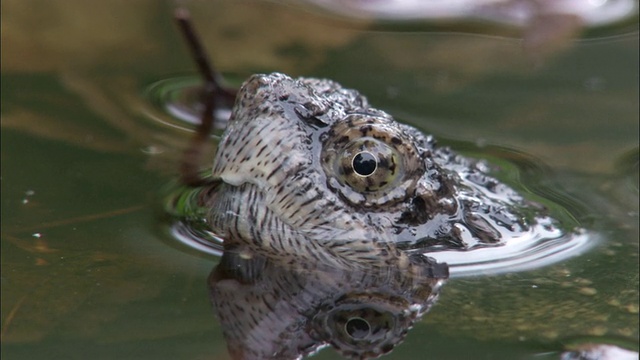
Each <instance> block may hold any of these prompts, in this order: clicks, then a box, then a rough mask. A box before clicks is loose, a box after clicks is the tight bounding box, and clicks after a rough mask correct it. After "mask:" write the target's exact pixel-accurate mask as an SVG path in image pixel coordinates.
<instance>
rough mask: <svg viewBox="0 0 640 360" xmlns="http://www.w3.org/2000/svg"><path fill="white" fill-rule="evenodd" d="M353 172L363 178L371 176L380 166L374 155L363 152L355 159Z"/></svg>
mask: <svg viewBox="0 0 640 360" xmlns="http://www.w3.org/2000/svg"><path fill="white" fill-rule="evenodd" d="M352 165H353V170H354V171H355V172H356V173H358V175H361V176H369V175H371V174H373V172H374V171H376V167H377V166H378V164H377V163H376V158H375V156H373V154H371V153H368V152H361V153H358V154H356V156H354V157H353V162H352Z"/></svg>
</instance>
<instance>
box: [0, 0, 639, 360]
mask: <svg viewBox="0 0 640 360" xmlns="http://www.w3.org/2000/svg"><path fill="white" fill-rule="evenodd" d="M190 6H192V8H193V9H194V11H193V12H194V14H195V15H194V18H195V22H196V24H197V26H198V27H199V29H200V31H201V32H202V33H203V34H204V40H205V42H206V44H207V46H208V47H209V49H210V51H211V57H212V58H213V60H214V61H215V62H216V63H217V64H218V66H219V67H220V68H221V69H222V70H223V71H224V72H225V73H227V74H230V76H229V78H230V79H231V80H232V81H235V82H236V83H237V82H240V81H241V80H242V79H243V78H245V77H246V76H248V75H249V74H251V73H253V72H257V71H281V72H286V73H289V74H291V75H306V76H319V77H329V78H332V79H334V80H337V81H339V82H341V83H342V84H343V85H345V86H348V87H353V88H356V89H359V90H361V91H362V92H363V93H364V94H366V95H367V96H368V97H369V100H370V102H371V103H372V104H374V105H375V106H376V107H379V108H382V109H385V110H387V111H388V112H390V113H391V114H394V115H395V116H396V118H398V119H400V120H402V121H404V122H407V123H410V124H412V125H415V126H417V127H419V128H420V129H422V130H424V131H425V132H429V133H433V134H434V135H436V136H437V137H438V138H439V139H441V140H442V141H441V142H442V143H445V144H449V145H451V146H453V147H454V148H456V149H458V150H462V151H463V152H466V153H470V154H473V155H474V156H482V157H487V158H490V159H496V161H510V162H512V163H516V164H520V165H521V167H522V166H524V168H521V172H520V176H519V178H516V179H510V181H512V182H514V183H521V184H523V185H520V186H521V188H523V189H526V191H532V192H533V193H536V194H537V195H539V196H543V197H546V198H549V199H551V200H553V201H555V202H557V203H559V204H561V205H562V206H564V207H565V208H566V209H567V210H568V211H569V213H570V214H571V216H572V217H574V218H576V219H577V220H578V221H579V222H580V223H581V224H582V226H583V227H585V228H587V229H589V230H591V231H592V232H593V233H594V234H597V235H596V236H594V241H599V243H598V245H597V246H595V247H594V248H593V249H592V250H590V251H589V252H587V253H585V254H583V255H581V256H579V257H576V258H572V259H569V260H566V261H564V262H561V263H558V264H555V265H552V266H549V267H545V268H542V269H538V270H535V271H527V272H519V273H513V274H504V275H498V276H492V277H486V276H484V277H483V276H480V277H466V278H461V279H455V280H452V281H450V282H449V283H448V284H447V285H446V286H445V287H444V288H443V292H442V295H441V298H440V300H439V302H438V304H437V305H436V306H435V307H434V308H433V309H432V311H431V312H430V313H429V314H428V315H427V316H425V318H424V319H423V321H422V322H421V323H420V324H418V325H417V326H416V327H415V328H414V329H413V330H412V331H411V332H410V333H409V336H408V337H407V339H406V341H405V342H404V343H403V345H401V346H400V347H398V348H397V350H395V351H394V352H393V353H392V354H391V355H389V356H388V357H387V358H390V359H413V358H416V357H421V358H426V357H430V358H435V359H459V358H466V357H469V356H471V355H473V356H474V357H475V358H478V359H487V358H542V359H547V358H548V359H557V358H558V357H559V352H560V351H561V350H562V349H563V347H564V346H565V345H566V344H570V343H572V342H575V341H578V340H576V339H582V338H590V339H595V341H599V342H615V343H622V344H624V345H625V346H627V347H631V348H636V350H637V347H638V278H639V277H638V236H639V226H638V212H639V209H638V142H639V141H638V131H639V126H638V116H639V114H638V100H637V99H638V95H639V91H638V66H637V65H638V61H639V59H638V31H637V23H635V24H629V23H626V24H625V25H624V27H623V28H622V29H620V31H618V32H616V31H615V28H614V29H613V30H612V29H609V30H608V32H607V33H606V35H612V34H616V33H624V34H623V35H617V36H612V37H607V38H594V37H592V38H589V39H584V40H581V41H579V42H576V43H573V44H571V46H568V47H566V48H565V49H562V50H558V51H557V52H555V53H553V54H551V55H549V56H548V57H547V58H546V61H545V62H544V64H543V65H542V66H540V67H537V68H533V67H532V66H531V61H530V60H531V59H530V57H529V56H527V55H526V54H524V53H523V52H522V50H521V47H520V43H519V42H518V41H517V40H514V39H512V38H504V37H498V36H487V35H483V36H477V35H476V36H474V35H468V34H461V33H451V32H449V33H437V34H434V33H419V32H391V31H388V29H387V28H385V29H383V30H386V31H367V29H368V28H369V27H370V24H368V23H367V22H366V21H361V22H357V23H348V22H346V21H343V20H336V19H332V18H330V17H326V16H319V15H314V14H313V13H311V12H307V11H304V10H302V9H299V8H293V7H285V6H282V5H278V4H276V3H273V2H258V1H255V2H253V1H246V2H241V3H235V2H231V1H229V2H213V1H212V2H195V3H193V4H190ZM2 10H3V16H2V44H3V52H2V107H1V115H2V158H1V160H2V208H1V210H2V282H1V284H2V333H1V336H2V355H3V356H6V358H8V359H33V358H70V359H74V358H78V359H84V358H96V359H112V358H121V359H129V358H130V359H134V358H135V359H140V358H154V359H155V358H182V359H203V358H207V359H209V358H211V359H224V358H226V357H227V355H226V348H225V344H224V341H223V339H222V335H221V330H220V328H219V326H218V325H217V324H216V321H215V318H214V316H213V313H212V310H211V306H210V304H209V300H208V292H207V288H206V277H207V275H208V273H209V271H210V270H211V268H212V267H213V266H214V264H215V262H216V258H215V257H213V256H210V255H206V254H203V253H200V252H197V251H195V250H192V249H190V248H188V247H186V246H183V245H180V244H178V243H177V242H176V241H174V239H173V238H172V237H171V236H170V235H169V233H168V229H167V224H166V222H164V221H163V218H164V216H163V211H162V204H161V199H162V196H163V189H164V188H165V187H166V186H167V184H169V183H170V182H171V181H172V180H173V179H175V174H176V169H177V161H178V159H179V156H180V152H181V150H182V149H183V148H184V147H185V145H186V143H187V140H188V137H189V131H188V130H189V129H190V125H188V124H185V123H184V122H181V121H179V120H177V119H176V118H174V117H172V116H171V115H170V114H168V113H166V112H164V111H162V110H161V109H160V108H159V107H157V106H156V105H154V104H153V101H152V99H150V97H149V95H148V91H147V90H148V88H149V86H150V85H151V84H154V83H156V82H157V81H160V80H164V79H176V78H177V79H180V78H181V76H184V75H193V66H192V64H191V61H190V59H189V57H188V56H187V53H186V50H185V48H184V46H183V44H182V43H181V42H180V39H179V36H178V34H177V33H176V31H175V29H174V27H173V23H172V19H171V4H170V3H164V2H156V1H150V0H149V1H136V2H135V3H133V2H124V1H104V2H99V3H96V2H91V3H89V2H83V1H80V0H76V1H71V0H69V1H66V2H57V3H54V2H48V1H3V8H2ZM405 30H406V29H405ZM411 30H415V29H413V28H412V29H411ZM587 35H594V36H595V35H599V34H598V33H597V32H596V33H593V31H592V32H589V33H587ZM498 148H506V149H512V150H517V153H516V152H514V151H503V150H500V151H498V150H496V149H498ZM518 153H523V154H526V157H527V159H532V160H533V161H526V162H522V161H521V159H522V156H521V155H517V154H518ZM510 154H514V155H510ZM525 165H526V166H525ZM333 356H334V353H333V352H332V351H331V350H325V351H323V352H321V353H320V354H319V355H318V356H317V358H318V359H330V358H332V357H333Z"/></svg>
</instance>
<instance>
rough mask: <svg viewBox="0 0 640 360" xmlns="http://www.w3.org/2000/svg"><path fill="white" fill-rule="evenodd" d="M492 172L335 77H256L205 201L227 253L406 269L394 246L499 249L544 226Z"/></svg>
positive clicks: (242, 96)
mask: <svg viewBox="0 0 640 360" xmlns="http://www.w3.org/2000/svg"><path fill="white" fill-rule="evenodd" d="M485 166H486V165H484V163H477V162H474V161H471V160H469V159H466V158H464V157H461V156H459V155H456V154H455V153H453V152H452V151H450V150H449V149H448V148H441V147H437V146H436V142H435V140H434V139H433V137H431V136H425V135H423V134H422V133H420V132H419V131H418V130H416V129H415V128H412V127H410V126H408V125H403V124H400V123H398V122H396V121H395V120H394V119H393V118H392V117H391V116H390V115H388V114H387V113H385V112H383V111H381V110H377V109H374V108H372V107H371V106H370V105H369V104H368V102H367V100H366V98H365V97H364V96H362V95H361V94H360V93H358V92H357V91H355V90H350V89H345V88H343V87H341V86H340V85H339V84H338V83H336V82H333V81H330V80H321V79H311V78H300V79H292V78H290V77H288V76H286V75H283V74H278V73H275V74H270V75H254V76H252V77H251V78H250V79H249V80H247V81H246V82H245V84H244V85H243V86H242V87H241V89H240V90H239V92H238V95H237V101H236V105H235V107H234V108H233V112H232V115H231V118H230V119H229V123H228V125H227V128H226V130H225V133H224V135H223V136H222V139H221V141H220V144H219V146H218V150H217V153H216V156H215V160H214V166H213V172H212V179H213V181H214V182H215V185H214V187H213V189H212V190H211V191H209V192H208V194H210V197H209V198H208V199H207V200H206V201H205V204H206V206H207V208H208V209H209V215H208V217H209V223H210V226H211V228H212V229H213V231H214V232H215V233H216V234H217V235H218V236H219V237H221V238H223V239H224V240H225V248H227V247H229V246H234V247H235V248H238V249H237V250H238V251H243V250H246V251H250V252H256V253H259V254H261V255H264V256H268V257H286V258H287V259H290V261H292V262H293V261H295V262H304V261H310V260H311V261H323V262H329V263H336V264H352V263H353V262H355V263H360V264H365V265H366V264H367V263H368V262H369V263H373V262H382V263H389V262H391V261H396V260H400V261H401V263H406V259H404V258H405V257H406V255H405V252H404V251H403V252H401V251H399V247H402V248H403V249H404V250H416V249H420V252H425V253H426V252H434V251H438V250H452V249H455V250H472V249H478V248H483V247H499V246H501V245H505V244H506V243H508V242H509V241H510V240H511V239H515V238H518V235H519V234H522V233H526V232H528V231H530V230H531V228H532V225H536V224H537V223H538V221H539V219H540V220H541V219H546V218H544V217H540V218H539V219H538V218H532V219H527V218H526V217H525V216H524V215H523V214H522V213H521V212H520V211H519V209H521V208H523V207H524V208H526V207H527V203H526V202H525V200H524V199H523V198H522V197H521V196H519V195H518V194H517V193H515V192H514V191H513V190H512V189H510V188H509V187H507V186H506V185H504V184H501V183H500V182H498V181H497V180H495V179H493V178H491V177H489V176H488V175H487V174H486V173H485V172H484V171H483V169H484V168H485ZM544 221H547V220H544Z"/></svg>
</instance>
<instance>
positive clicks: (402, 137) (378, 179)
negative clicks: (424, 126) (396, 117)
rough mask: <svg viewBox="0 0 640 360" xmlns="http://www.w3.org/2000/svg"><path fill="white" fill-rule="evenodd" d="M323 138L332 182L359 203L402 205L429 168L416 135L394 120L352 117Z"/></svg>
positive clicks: (326, 170) (340, 192) (324, 163)
mask: <svg viewBox="0 0 640 360" xmlns="http://www.w3.org/2000/svg"><path fill="white" fill-rule="evenodd" d="M321 141H322V149H321V153H320V161H321V164H322V168H323V170H324V173H325V174H326V175H327V185H328V187H329V188H330V189H331V190H333V191H335V192H336V193H337V194H338V195H340V196H342V198H343V199H345V200H347V201H349V202H350V203H351V204H353V205H360V206H365V207H374V206H378V207H379V206H380V205H388V206H394V205H396V204H399V203H400V202H402V201H403V200H406V199H408V198H409V197H410V196H411V194H412V193H413V191H414V189H415V186H416V184H417V182H418V180H419V179H420V177H421V176H422V175H423V174H424V172H425V162H424V161H423V158H422V157H421V155H420V153H419V151H418V148H417V147H416V139H415V138H414V137H413V136H412V135H411V134H410V133H407V132H405V131H404V130H403V129H402V127H400V126H398V125H397V124H396V123H395V122H394V121H393V119H390V118H382V117H373V116H368V115H363V114H351V115H347V116H346V117H345V118H344V119H342V121H339V122H337V123H336V124H334V125H332V126H331V127H330V128H329V130H327V132H326V133H324V134H323V137H321Z"/></svg>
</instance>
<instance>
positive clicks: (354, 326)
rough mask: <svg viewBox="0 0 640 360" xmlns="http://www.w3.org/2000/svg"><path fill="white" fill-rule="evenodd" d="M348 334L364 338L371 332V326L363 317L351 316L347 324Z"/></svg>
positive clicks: (356, 337) (355, 337)
mask: <svg viewBox="0 0 640 360" xmlns="http://www.w3.org/2000/svg"><path fill="white" fill-rule="evenodd" d="M345 330H346V331H347V334H349V336H351V337H352V338H354V339H364V338H365V337H367V336H369V334H370V333H371V326H370V325H369V323H368V322H367V320H365V319H362V318H351V319H349V321H347V324H346V325H345Z"/></svg>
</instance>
